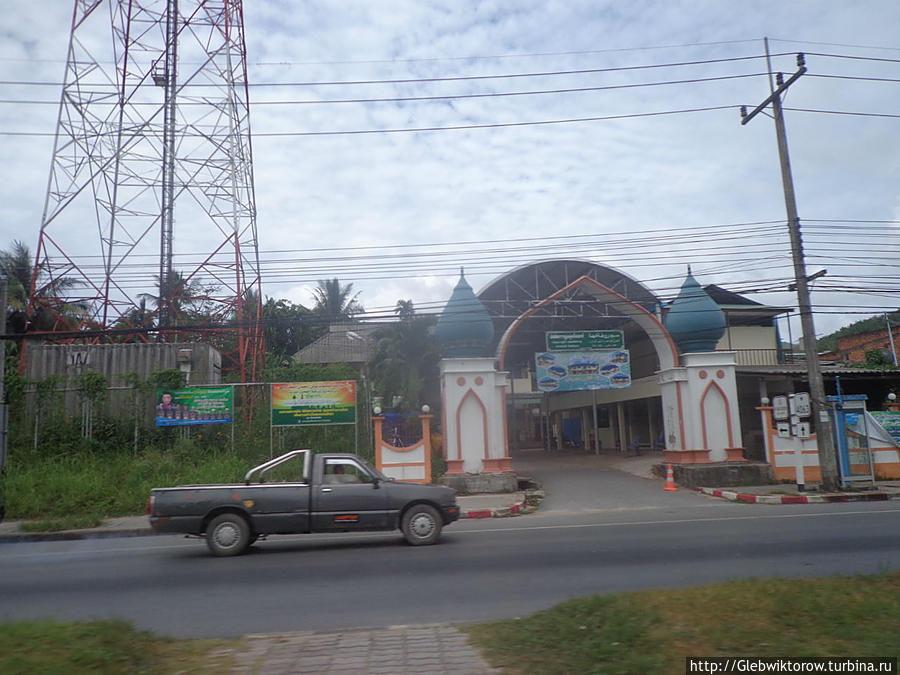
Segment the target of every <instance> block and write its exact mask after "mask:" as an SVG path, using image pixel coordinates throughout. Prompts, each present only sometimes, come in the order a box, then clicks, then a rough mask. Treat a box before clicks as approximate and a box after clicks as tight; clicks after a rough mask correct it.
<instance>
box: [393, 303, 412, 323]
mask: <svg viewBox="0 0 900 675" xmlns="http://www.w3.org/2000/svg"><path fill="white" fill-rule="evenodd" d="M394 313H395V314H396V315H397V318H398V319H400V320H401V321H408V320H410V319H412V318H413V317H414V316H415V315H416V308H415V307H414V306H413V301H412V300H398V301H397V304H396V305H395V306H394Z"/></svg>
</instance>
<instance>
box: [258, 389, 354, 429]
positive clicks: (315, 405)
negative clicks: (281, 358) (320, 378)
mask: <svg viewBox="0 0 900 675" xmlns="http://www.w3.org/2000/svg"><path fill="white" fill-rule="evenodd" d="M355 423H356V382H354V381H353V380H347V381H340V382H279V383H276V384H273V385H272V426H273V427H287V426H290V427H295V426H308V425H316V424H355Z"/></svg>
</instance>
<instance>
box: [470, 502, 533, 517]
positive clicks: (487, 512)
mask: <svg viewBox="0 0 900 675" xmlns="http://www.w3.org/2000/svg"><path fill="white" fill-rule="evenodd" d="M526 506H527V499H526V498H525V497H523V498H522V501H520V502H516V503H514V504H511V505H510V506H500V507H498V508H496V509H472V510H470V511H460V514H459V517H460V518H509V517H510V516H518V515H520V514H522V513H525V509H526Z"/></svg>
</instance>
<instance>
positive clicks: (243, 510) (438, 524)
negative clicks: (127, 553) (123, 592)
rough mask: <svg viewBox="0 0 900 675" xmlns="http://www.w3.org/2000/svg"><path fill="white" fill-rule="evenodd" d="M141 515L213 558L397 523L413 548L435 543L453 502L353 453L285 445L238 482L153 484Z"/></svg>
mask: <svg viewBox="0 0 900 675" xmlns="http://www.w3.org/2000/svg"><path fill="white" fill-rule="evenodd" d="M254 477H255V480H254ZM147 514H148V515H149V517H150V527H151V528H153V530H154V532H157V533H171V532H175V533H183V534H187V535H189V536H197V537H205V539H206V545H207V546H208V547H209V550H210V551H211V552H212V553H213V555H217V556H232V555H239V554H241V553H243V552H244V551H246V550H247V548H248V547H249V546H250V545H251V544H253V543H254V542H255V541H256V540H257V539H260V538H263V539H264V538H265V537H267V536H268V535H270V534H303V533H313V532H316V533H321V532H357V531H390V530H395V529H397V528H399V529H400V530H402V532H403V536H404V537H405V538H406V541H407V542H409V543H410V544H412V545H413V546H422V545H428V544H435V543H437V542H438V540H439V539H440V536H441V530H442V528H443V526H444V525H448V524H450V523H452V522H453V521H455V520H457V519H458V518H459V507H458V506H457V504H456V492H455V491H454V490H453V489H451V488H448V487H443V486H438V485H419V484H415V483H402V482H399V481H396V480H395V479H393V478H387V477H385V476H384V475H383V474H382V473H380V472H379V471H377V470H376V469H375V468H374V467H372V466H371V465H370V464H368V463H367V462H366V461H365V460H363V459H361V458H359V457H357V456H356V455H351V454H315V453H313V452H312V451H311V450H293V451H291V452H288V453H286V454H284V455H281V456H280V457H276V458H275V459H272V460H269V461H268V462H265V463H263V464H260V465H259V466H257V467H254V468H252V469H250V471H248V472H247V474H246V476H245V477H244V482H243V483H236V484H232V485H181V486H178V487H169V488H153V490H151V492H150V499H149V500H148V502H147Z"/></svg>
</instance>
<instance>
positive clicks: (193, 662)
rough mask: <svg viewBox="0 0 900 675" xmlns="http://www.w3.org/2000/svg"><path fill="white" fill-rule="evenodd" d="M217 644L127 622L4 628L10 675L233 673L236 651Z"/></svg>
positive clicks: (1, 635) (1, 640)
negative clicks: (139, 628)
mask: <svg viewBox="0 0 900 675" xmlns="http://www.w3.org/2000/svg"><path fill="white" fill-rule="evenodd" d="M224 644H228V645H231V646H236V645H239V644H240V642H231V643H224V642H222V641H214V640H171V639H168V638H161V637H158V636H155V635H153V634H152V633H147V632H143V631H137V630H135V629H134V628H133V627H132V626H131V624H129V623H127V622H125V621H91V622H87V623H63V622H56V621H24V622H19V623H8V624H2V625H0V672H2V673H4V675H57V674H58V673H66V674H67V675H78V674H81V673H84V674H85V675H87V674H88V673H108V674H116V675H118V674H124V673H129V674H130V673H135V674H155V673H160V674H162V673H176V672H201V673H215V672H223V671H227V670H228V669H229V667H230V665H231V663H232V661H231V652H230V650H223V649H221V646H222V645H224Z"/></svg>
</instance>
